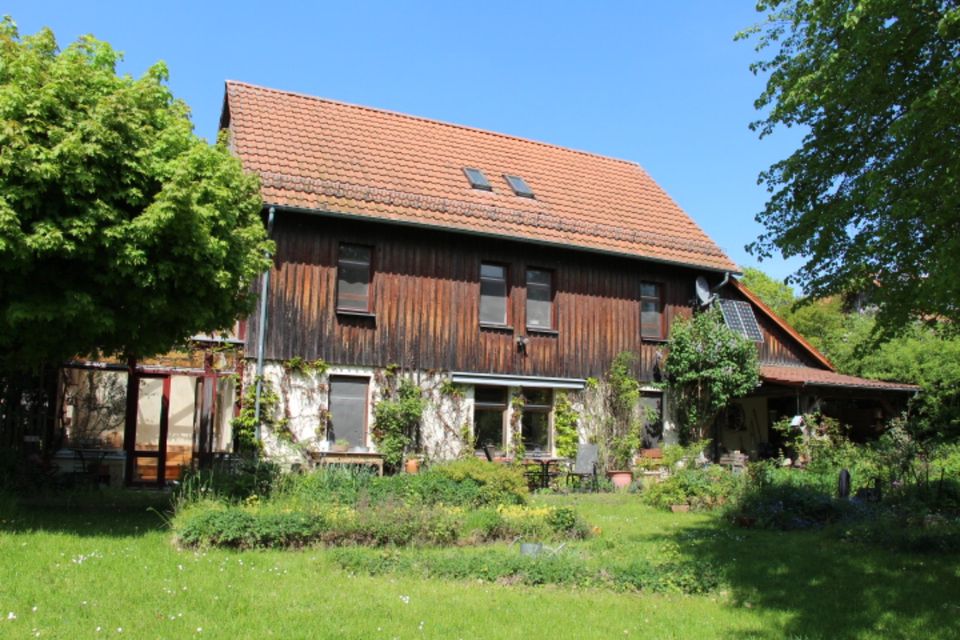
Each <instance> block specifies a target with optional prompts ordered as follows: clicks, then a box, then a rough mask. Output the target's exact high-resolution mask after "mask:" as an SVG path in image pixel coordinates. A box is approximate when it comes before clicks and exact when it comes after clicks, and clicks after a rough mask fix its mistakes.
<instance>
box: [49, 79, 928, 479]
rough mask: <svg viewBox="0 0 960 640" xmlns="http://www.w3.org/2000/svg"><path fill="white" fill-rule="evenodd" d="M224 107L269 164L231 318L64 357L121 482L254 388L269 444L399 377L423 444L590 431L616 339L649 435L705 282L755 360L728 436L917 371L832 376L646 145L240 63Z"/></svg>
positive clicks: (886, 400) (211, 454) (661, 419)
mask: <svg viewBox="0 0 960 640" xmlns="http://www.w3.org/2000/svg"><path fill="white" fill-rule="evenodd" d="M221 125H222V127H223V128H225V129H228V130H229V132H230V143H231V145H232V149H233V150H234V152H235V153H236V154H237V156H238V157H239V158H240V160H241V161H242V162H243V164H244V167H245V168H246V169H247V170H249V171H252V172H255V173H257V174H258V175H259V176H260V179H261V184H262V193H263V199H264V201H265V203H266V206H265V210H264V221H265V224H267V225H268V228H269V232H270V234H271V236H272V238H273V240H274V241H275V242H276V254H275V257H274V266H273V268H272V269H271V270H270V271H269V272H268V273H266V274H264V276H263V277H262V278H261V281H260V282H259V283H258V284H257V285H256V286H257V289H258V291H260V292H261V296H260V306H259V308H258V309H257V310H256V311H255V312H254V313H253V314H252V315H251V317H250V318H248V319H246V320H244V321H242V322H240V323H239V325H238V327H236V328H235V331H234V332H233V333H232V335H229V336H226V337H223V336H196V337H195V339H194V340H193V341H191V344H190V345H188V348H187V349H185V350H184V352H183V353H175V354H167V355H166V356H163V357H161V358H155V359H152V360H148V361H143V362H133V363H126V362H111V361H106V362H72V363H69V364H68V365H67V366H66V367H65V368H64V369H63V372H62V384H61V393H60V399H59V402H58V405H57V406H58V407H60V414H61V415H60V422H61V425H62V426H63V427H64V430H65V432H66V433H67V436H68V444H69V446H70V449H69V450H67V451H66V452H65V453H64V456H66V457H67V459H68V460H73V459H74V455H75V453H76V452H81V453H82V454H83V456H86V457H85V458H84V459H85V460H89V459H90V457H91V456H94V457H95V458H94V459H95V460H96V461H97V463H98V468H100V469H105V470H106V471H105V473H106V474H107V476H109V477H110V479H111V481H113V482H119V481H120V480H121V479H122V480H124V481H125V482H127V483H146V484H154V483H155V484H163V483H164V482H165V481H169V480H171V479H174V478H176V477H177V476H178V475H179V472H180V469H181V468H182V467H184V466H187V465H190V464H195V463H199V464H206V463H209V462H210V461H211V460H213V459H215V458H216V457H217V456H220V455H227V454H229V453H230V451H232V449H233V446H234V442H235V437H234V436H235V435H236V434H235V433H233V431H232V424H231V423H232V420H231V419H232V417H233V416H234V414H235V413H236V411H237V405H238V404H240V396H241V395H244V397H245V399H244V402H246V403H248V404H249V403H253V404H254V405H255V406H256V407H257V411H259V412H260V415H261V416H262V417H264V418H267V417H269V419H267V420H265V421H264V424H263V431H262V433H260V434H259V435H260V437H261V441H262V443H263V446H264V450H265V452H266V453H267V454H268V455H270V456H271V457H273V458H276V459H281V460H286V461H288V462H290V463H297V462H302V461H304V457H305V455H306V454H307V453H308V452H310V451H312V450H317V449H323V448H326V447H328V446H329V443H330V442H332V441H335V440H345V441H347V443H349V444H350V445H351V446H354V447H367V448H371V447H375V446H376V443H375V442H374V439H373V437H372V435H371V426H372V421H373V411H374V407H375V405H376V403H377V402H378V401H379V399H380V398H381V397H382V396H383V394H384V390H385V387H386V386H387V385H389V384H391V381H392V380H394V379H395V376H396V375H401V376H404V377H406V378H408V379H410V380H413V381H415V382H416V384H418V385H419V386H420V388H421V389H422V390H423V393H424V395H425V397H426V398H427V400H428V405H427V410H426V412H425V415H424V417H423V421H422V431H421V434H420V443H419V444H420V447H421V450H422V451H423V453H424V454H425V455H427V456H428V457H430V458H432V459H439V458H449V457H453V456H456V455H458V454H460V453H461V452H462V451H463V450H464V449H465V448H466V449H467V450H468V451H469V450H470V449H472V448H474V447H477V446H479V445H480V444H488V443H489V444H491V445H493V446H494V447H496V448H500V449H503V450H510V449H511V448H512V447H513V446H515V445H516V443H517V442H521V441H522V442H523V443H524V445H525V447H526V449H527V450H540V451H544V452H550V451H553V450H554V449H555V446H556V442H555V440H556V434H555V427H554V418H555V413H556V409H555V407H556V406H557V403H558V400H559V399H560V398H561V397H562V398H565V399H566V401H567V403H566V404H567V405H568V406H570V407H572V409H573V411H574V412H576V413H577V414H578V415H579V416H580V417H581V419H580V420H579V427H578V428H579V434H578V436H579V438H580V439H581V441H586V440H587V439H588V438H589V437H590V435H591V431H592V430H593V429H594V427H595V424H594V422H592V421H591V419H590V416H591V415H594V416H595V415H596V413H597V411H596V408H597V406H598V403H599V402H600V400H599V398H598V394H599V393H600V390H599V389H597V388H596V387H597V385H595V384H594V383H593V381H594V380H596V379H600V378H602V377H603V375H604V373H605V372H606V371H608V369H609V368H610V365H611V363H612V362H613V360H614V358H616V356H617V355H618V354H620V353H621V352H624V351H629V352H633V353H635V354H637V356H638V357H637V360H636V371H635V374H636V375H637V376H638V377H639V379H640V380H641V381H642V382H643V383H644V387H643V398H642V403H643V405H645V406H646V407H648V408H650V409H652V410H653V411H652V412H651V413H650V414H648V415H654V416H657V417H658V419H652V420H650V421H649V423H648V424H647V425H646V430H645V436H644V439H645V445H646V446H648V447H655V446H658V444H659V443H660V442H661V441H670V440H671V439H672V438H675V437H676V436H675V430H674V428H673V425H672V422H671V419H670V407H669V402H665V398H664V397H663V392H662V391H661V389H660V387H658V386H657V385H656V384H655V383H656V381H657V378H658V375H659V363H660V361H661V359H662V357H663V355H664V346H665V343H666V340H667V338H668V337H669V334H670V327H671V325H672V323H673V322H674V321H675V319H677V318H680V317H686V316H689V315H690V314H691V313H693V312H694V310H695V309H696V308H697V307H699V306H701V305H702V303H703V302H705V301H708V302H709V301H712V302H711V303H712V304H717V305H719V306H720V307H721V310H722V312H723V314H724V317H725V319H726V321H727V322H728V324H730V326H731V327H733V328H734V329H735V330H737V331H739V332H741V333H743V335H745V336H747V337H748V338H750V339H752V340H754V341H755V342H756V344H757V348H758V350H759V355H760V360H761V362H762V374H763V384H762V385H761V387H760V388H758V389H757V391H756V393H754V394H753V395H751V396H750V397H748V398H745V399H743V400H741V401H739V402H738V403H736V406H735V407H733V408H732V409H731V410H730V411H728V412H727V413H726V415H724V416H723V418H722V420H719V421H718V424H717V432H716V433H715V441H716V442H717V445H718V450H731V451H733V450H740V451H744V452H747V453H749V454H750V455H751V456H752V457H756V456H759V455H763V454H764V453H769V452H770V451H771V450H773V449H775V448H776V446H777V444H778V442H777V434H776V433H775V432H773V431H771V429H770V425H771V424H772V423H773V422H774V421H776V420H777V419H779V418H781V417H783V416H793V415H796V414H798V413H804V412H806V411H809V410H812V409H818V410H822V411H825V412H827V413H832V414H833V415H836V416H837V417H840V418H841V419H843V420H844V421H845V422H850V423H855V424H858V425H861V427H862V428H863V429H868V428H869V427H870V425H871V424H873V423H876V422H878V421H880V420H883V419H885V418H888V417H890V416H891V415H894V414H895V412H897V411H898V407H899V406H900V405H901V404H902V402H903V400H904V398H906V397H907V396H908V395H909V394H911V393H912V392H913V391H914V387H912V386H910V385H897V384H893V383H884V382H877V381H871V380H864V379H860V378H854V377H851V376H844V375H841V374H838V373H836V372H835V371H834V369H833V367H832V366H831V364H830V363H829V362H828V361H827V359H826V358H824V357H823V355H821V354H820V353H818V352H817V350H816V349H814V348H813V347H812V346H811V345H810V344H808V343H807V342H806V341H805V340H804V339H803V338H802V337H801V336H800V335H799V334H797V333H796V332H795V331H794V330H793V329H792V328H791V327H789V326H788V325H787V324H786V323H785V322H784V321H783V320H781V319H780V318H778V317H777V316H776V314H774V313H773V312H772V311H771V310H770V309H768V308H767V307H766V306H765V305H763V303H762V302H760V301H759V300H758V299H757V298H756V297H755V296H754V295H753V294H752V293H751V292H750V291H749V290H747V289H746V288H745V287H744V286H743V285H742V284H741V283H739V282H738V281H737V279H736V274H737V271H738V268H737V266H736V265H735V264H734V263H733V262H732V261H731V260H730V259H729V258H728V257H727V256H726V255H725V254H724V253H723V251H722V250H721V249H720V248H719V247H718V246H717V245H716V244H715V243H714V242H713V241H712V240H711V239H710V238H709V237H708V236H707V235H706V234H705V233H704V232H703V230H701V229H700V228H699V227H698V226H697V225H696V223H695V222H694V221H693V220H692V219H691V218H690V216H688V215H687V214H686V213H685V212H684V211H683V210H682V209H681V208H680V207H679V206H678V205H677V204H676V203H675V202H674V201H673V200H672V199H671V198H670V197H669V196H668V195H667V194H666V193H665V192H664V191H663V189H661V188H660V187H659V186H658V185H657V184H656V183H655V182H654V181H653V180H652V179H651V178H650V176H649V175H648V174H647V173H646V172H645V171H644V170H643V169H642V168H641V167H640V166H638V165H637V164H635V163H632V162H628V161H624V160H618V159H614V158H607V157H603V156H599V155H596V154H591V153H584V152H581V151H575V150H571V149H565V148H562V147H558V146H554V145H550V144H545V143H542V142H535V141H531V140H524V139H521V138H517V137H514V136H508V135H503V134H499V133H494V132H489V131H481V130H478V129H473V128H469V127H464V126H458V125H453V124H447V123H442V122H436V121H432V120H427V119H424V118H418V117H414V116H410V115H405V114H400V113H392V112H389V111H383V110H379V109H372V108H368V107H361V106H355V105H348V104H343V103H339V102H334V101H331V100H325V99H320V98H315V97H311V96H306V95H300V94H295V93H290V92H285V91H277V90H274V89H267V88H263V87H257V86H253V85H250V84H245V83H241V82H228V83H227V85H226V94H225V98H224V104H223V112H222V117H221ZM258 380H259V381H261V384H262V385H264V386H262V387H261V388H260V392H261V393H260V399H259V402H258V401H257V400H256V399H255V398H254V394H251V393H250V390H251V389H255V388H256V384H257V382H256V381H258ZM240 384H243V386H244V387H245V390H244V392H243V394H241V390H240V389H239V388H238V387H239V385H240ZM84 452H85V453H84Z"/></svg>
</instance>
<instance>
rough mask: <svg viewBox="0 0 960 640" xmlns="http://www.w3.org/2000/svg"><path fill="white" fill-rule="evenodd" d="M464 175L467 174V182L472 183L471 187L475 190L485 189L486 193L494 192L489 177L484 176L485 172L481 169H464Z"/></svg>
mask: <svg viewBox="0 0 960 640" xmlns="http://www.w3.org/2000/svg"><path fill="white" fill-rule="evenodd" d="M463 173H464V174H466V176H467V180H469V181H470V186H471V187H473V188H474V189H483V190H484V191H493V187H492V186H490V181H489V180H487V176H485V175H483V171H480V169H471V168H470V167H464V168H463Z"/></svg>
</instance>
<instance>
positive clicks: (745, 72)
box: [2, 0, 800, 278]
mask: <svg viewBox="0 0 960 640" xmlns="http://www.w3.org/2000/svg"><path fill="white" fill-rule="evenodd" d="M2 11H4V12H7V13H9V15H11V16H13V18H14V20H16V22H17V23H18V25H19V26H20V30H21V33H23V34H26V33H33V32H35V31H37V30H38V29H39V28H41V27H43V26H49V27H51V28H52V29H53V30H54V32H55V33H56V35H57V38H58V40H59V42H60V44H61V46H65V45H66V44H68V43H69V42H71V41H73V40H74V39H76V37H77V36H79V35H81V34H85V33H92V34H94V35H95V36H96V37H98V38H100V39H102V40H106V41H108V42H110V43H111V44H112V45H113V46H114V47H115V48H116V49H119V50H120V51H123V52H124V53H125V61H124V63H123V66H122V68H121V70H122V71H123V72H126V73H130V74H133V75H140V74H142V73H143V72H144V70H145V69H146V68H147V67H148V66H150V65H151V64H152V63H154V62H156V61H158V60H164V61H165V62H166V63H167V65H168V66H169V69H170V85H171V87H172V89H173V91H174V93H175V94H176V95H177V96H178V97H180V98H182V99H184V100H185V101H186V102H187V103H188V104H189V105H190V106H191V108H192V109H193V116H194V122H195V125H196V129H197V132H198V133H200V134H201V135H203V136H206V137H208V138H212V137H213V136H214V135H215V133H216V127H217V122H218V119H219V114H220V107H221V104H222V100H223V81H224V80H226V79H236V80H243V81H247V82H252V83H256V84H262V85H266V86H270V87H276V88H279V89H287V90H292V91H300V92H304V93H308V94H312V95H319V96H324V97H328V98H333V99H337V100H342V101H346V102H353V103H358V104H364V105H370V106H374V107H381V108H386V109H392V110H396V111H401V112H405V113H411V114H415V115H419V116H424V117H428V118H436V119H439V120H444V121H448V122H455V123H460V124H466V125H470V126H474V127H480V128H484V129H491V130H494V131H501V132H504V133H509V134H514V135H518V136H522V137H526V138H532V139H535V140H543V141H546V142H551V143H554V144H559V145H562V146H567V147H572V148H575V149H583V150H586V151H592V152H595V153H600V154H604V155H609V156H615V157H619V158H626V159H629V160H633V161H636V162H638V163H640V164H641V165H642V166H643V167H644V168H645V169H646V170H647V171H648V172H649V173H650V174H651V175H652V176H653V177H654V179H655V180H657V181H658V182H659V183H660V184H661V185H662V186H663V187H664V188H665V189H666V190H667V192H668V193H669V194H670V195H671V196H673V198H674V199H676V200H677V202H678V203H679V204H680V205H681V206H682V207H683V208H684V209H685V210H686V211H687V212H688V213H689V214H690V215H691V216H693V218H694V220H696V221H697V223H698V224H700V225H701V226H702V227H703V228H704V229H705V230H706V232H707V233H708V234H710V236H712V237H713V238H714V239H715V240H716V241H717V242H718V243H719V244H720V246H721V247H722V248H723V249H724V250H725V251H726V252H727V253H728V254H729V255H730V257H731V258H733V260H734V261H735V262H737V263H738V264H739V265H740V266H741V267H745V266H760V267H761V268H762V269H764V270H765V271H767V272H768V273H770V274H771V275H774V276H776V277H779V278H783V277H785V276H787V275H788V274H789V273H790V272H791V271H792V270H794V269H796V268H797V267H798V266H799V264H800V262H799V261H798V260H797V259H794V260H791V261H789V262H787V261H783V260H780V259H774V260H767V261H764V262H763V263H762V264H759V265H758V264H757V261H756V259H755V258H753V257H752V256H750V255H749V254H748V253H747V252H746V251H745V250H744V245H745V244H746V243H748V242H750V241H752V240H754V239H755V238H756V236H757V234H758V233H760V232H761V230H762V229H761V227H760V226H759V225H758V224H757V223H756V222H754V220H753V217H754V215H755V214H756V213H757V211H759V210H760V209H761V208H762V207H763V203H764V201H765V199H766V195H767V194H766V191H765V189H764V188H762V187H760V186H758V185H757V175H758V174H759V172H760V171H761V170H763V169H765V168H766V167H767V166H769V165H770V164H771V163H772V162H774V161H776V160H778V159H780V158H782V157H785V156H786V155H787V154H789V153H790V151H791V150H792V149H793V148H794V147H795V146H796V145H797V144H798V143H799V139H800V135H799V133H798V132H795V131H785V132H780V133H778V134H775V135H774V136H772V137H770V138H767V139H765V140H762V141H761V140H759V139H758V138H757V135H756V134H755V133H753V132H752V131H750V130H749V129H748V124H749V122H750V121H751V120H754V119H755V118H756V112H755V111H754V109H753V101H754V100H755V99H756V97H757V96H758V95H759V93H760V91H761V90H762V87H763V81H762V79H760V78H756V77H754V76H753V75H752V74H751V73H750V71H749V68H748V67H749V64H750V62H751V61H753V60H754V59H755V58H756V54H755V53H754V51H753V45H752V43H750V42H734V41H733V36H734V34H736V32H737V31H739V30H741V29H743V28H745V27H748V26H750V25H751V24H753V23H755V22H757V21H758V19H759V15H758V14H757V13H756V12H755V10H754V3H753V2H749V1H746V0H741V1H740V2H733V1H730V0H727V1H724V2H717V1H716V0H712V1H709V0H699V1H694V0H690V1H681V0H676V1H671V2H656V1H653V0H646V1H645V0H634V1H632V2H601V1H595V2H582V3H580V2H572V1H568V0H564V1H562V2H558V1H557V0H553V1H552V2H518V1H516V0H514V1H513V2H499V1H487V2H483V3H479V2H452V1H447V2H419V3H413V2H363V1H352V2H331V3H325V2H299V3H298V2H284V1H282V0H276V1H274V2H269V3H253V2H242V1H235V2H230V3H215V2H202V1H195V2H179V1H172V0H167V1H165V2H153V1H130V0H127V1H125V2H106V1H101V2H82V1H79V0H73V1H71V2H43V1H38V0H29V1H20V0H12V1H11V0H8V1H7V2H6V3H5V7H4V9H2Z"/></svg>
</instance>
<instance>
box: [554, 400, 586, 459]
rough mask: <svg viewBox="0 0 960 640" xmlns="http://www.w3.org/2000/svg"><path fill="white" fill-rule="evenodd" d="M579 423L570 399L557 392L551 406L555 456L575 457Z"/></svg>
mask: <svg viewBox="0 0 960 640" xmlns="http://www.w3.org/2000/svg"><path fill="white" fill-rule="evenodd" d="M579 422H580V414H579V413H578V412H577V410H576V409H574V408H573V403H571V402H570V397H569V396H568V395H567V393H566V392H565V391H559V392H557V398H556V401H555V402H554V405H553V428H554V433H555V435H556V445H557V455H559V456H561V457H563V458H573V457H575V456H576V455H577V445H578V444H579V443H580V435H579V433H578V432H577V425H578V423H579Z"/></svg>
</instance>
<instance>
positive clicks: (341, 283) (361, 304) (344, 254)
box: [337, 243, 373, 312]
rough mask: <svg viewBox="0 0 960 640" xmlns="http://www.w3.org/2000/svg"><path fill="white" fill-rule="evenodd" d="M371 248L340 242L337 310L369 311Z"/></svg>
mask: <svg viewBox="0 0 960 640" xmlns="http://www.w3.org/2000/svg"><path fill="white" fill-rule="evenodd" d="M372 254H373V249H372V248H370V247H365V246H363V245H358V244H345V243H344V244H341V245H340V254H339V256H338V258H337V311H357V312H369V311H370V280H371V276H372V269H371V257H372Z"/></svg>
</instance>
